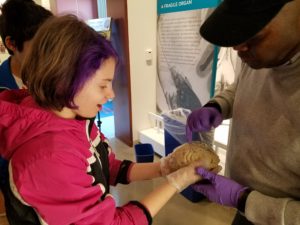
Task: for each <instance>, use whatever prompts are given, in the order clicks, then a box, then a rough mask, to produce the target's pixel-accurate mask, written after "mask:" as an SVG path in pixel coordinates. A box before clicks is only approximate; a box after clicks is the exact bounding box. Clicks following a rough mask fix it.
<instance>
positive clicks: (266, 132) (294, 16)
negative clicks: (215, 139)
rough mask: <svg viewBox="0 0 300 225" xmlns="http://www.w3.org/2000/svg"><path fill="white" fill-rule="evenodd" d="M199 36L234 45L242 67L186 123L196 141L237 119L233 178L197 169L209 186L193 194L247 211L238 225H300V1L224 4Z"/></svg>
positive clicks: (229, 167)
mask: <svg viewBox="0 0 300 225" xmlns="http://www.w3.org/2000/svg"><path fill="white" fill-rule="evenodd" d="M200 33H201V35H202V36H203V37H204V38H205V39H207V40H208V41H209V42H212V43H213V44H216V45H219V46H226V47H233V48H234V49H235V50H236V51H238V55H239V57H240V58H241V60H242V61H243V63H244V65H243V66H242V69H241V71H240V73H239V75H238V78H237V80H236V82H235V83H234V84H233V85H232V86H230V87H229V88H228V89H227V90H225V91H224V92H223V93H221V94H218V95H216V96H215V97H214V98H213V99H211V100H210V101H209V102H208V103H207V104H206V105H205V106H204V107H202V108H200V109H197V110H195V111H193V112H192V113H191V114H190V116H189V118H188V121H187V137H188V139H189V140H191V134H192V132H196V131H200V132H203V131H207V130H210V129H211V128H213V127H216V126H218V125H219V124H220V123H221V122H222V120H223V119H228V118H232V129H231V135H230V140H229V145H228V150H227V159H226V175H227V176H229V177H230V178H231V179H233V180H234V181H233V180H230V179H228V178H225V177H222V176H219V175H215V174H213V173H210V172H209V171H205V170H203V169H201V168H199V169H198V171H197V172H198V173H199V174H200V175H201V176H202V177H203V178H206V179H208V180H210V181H211V184H208V185H205V184H200V185H195V189H196V190H197V191H200V192H201V193H203V194H205V195H206V196H207V197H208V199H210V200H212V201H215V202H217V203H220V204H223V205H227V206H233V207H237V208H238V209H239V211H240V212H242V213H244V215H242V214H241V213H240V212H239V213H238V214H237V216H236V218H235V219H234V221H233V224H239V225H240V224H260V225H267V224H268V225H281V224H285V225H292V224H293V225H296V224H300V201H299V199H300V170H299V169H300V167H299V166H300V1H299V0H293V1H292V0H243V1H242V0H224V1H223V2H222V3H221V4H220V5H219V7H218V8H217V9H216V10H215V11H214V13H213V14H212V15H211V16H210V17H209V18H208V19H207V20H206V21H205V22H204V24H203V25H202V27H201V29H200ZM235 181H237V182H239V183H240V184H241V185H240V184H239V183H236V182H235ZM248 187H249V188H248ZM244 216H245V217H244Z"/></svg>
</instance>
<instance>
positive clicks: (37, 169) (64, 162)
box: [11, 152, 150, 225]
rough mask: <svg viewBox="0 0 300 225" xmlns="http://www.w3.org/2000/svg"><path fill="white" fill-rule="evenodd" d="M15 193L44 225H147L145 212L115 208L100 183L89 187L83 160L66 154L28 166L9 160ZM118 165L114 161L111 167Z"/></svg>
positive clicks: (130, 206) (130, 205)
mask: <svg viewBox="0 0 300 225" xmlns="http://www.w3.org/2000/svg"><path fill="white" fill-rule="evenodd" d="M11 162H12V164H11V165H12V170H11V172H12V176H13V180H14V185H15V187H16V189H15V192H18V193H17V194H19V195H20V196H21V199H22V200H23V201H24V202H26V203H27V204H29V205H31V206H32V207H33V208H35V209H36V212H38V214H39V215H40V216H41V217H42V218H43V220H44V221H45V222H46V223H47V224H55V225H63V224H75V225H83V224H94V225H97V224H99V225H100V224H102V225H106V224H111V225H114V224H122V225H130V224H136V225H137V224H139V225H143V224H149V223H150V219H149V215H147V212H145V209H144V208H143V207H141V206H139V205H137V204H133V203H128V204H127V205H125V206H124V207H120V208H117V207H116V204H115V200H114V199H113V197H112V196H110V195H106V196H105V198H104V200H101V197H102V195H103V193H104V190H103V189H104V186H103V185H101V184H98V185H95V186H92V185H91V184H92V183H93V178H92V176H90V175H88V174H87V173H86V168H87V162H86V160H85V159H84V158H80V157H79V156H78V155H74V154H72V153H70V152H68V153H66V152H59V153H58V152H56V153H54V154H51V155H47V156H44V155H43V156H40V159H39V160H35V161H33V162H32V163H31V164H30V165H29V166H28V165H23V164H22V161H21V158H18V157H17V156H16V157H14V158H12V161H11ZM118 165H120V163H119V161H117V160H114V164H113V167H117V166H118Z"/></svg>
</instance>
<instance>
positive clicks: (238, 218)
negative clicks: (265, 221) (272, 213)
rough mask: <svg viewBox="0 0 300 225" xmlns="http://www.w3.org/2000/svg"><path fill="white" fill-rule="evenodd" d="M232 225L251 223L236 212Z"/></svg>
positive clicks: (248, 224) (247, 224)
mask: <svg viewBox="0 0 300 225" xmlns="http://www.w3.org/2000/svg"><path fill="white" fill-rule="evenodd" d="M232 225H253V223H251V222H250V221H249V220H247V219H246V217H245V216H243V215H242V214H240V212H237V213H236V215H235V217H234V220H233V222H232Z"/></svg>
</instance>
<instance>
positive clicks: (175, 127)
mask: <svg viewBox="0 0 300 225" xmlns="http://www.w3.org/2000/svg"><path fill="white" fill-rule="evenodd" d="M189 113H190V110H188V109H183V108H179V109H176V110H172V111H169V112H167V113H163V114H162V117H163V119H164V128H165V130H164V133H165V152H166V156H167V155H168V154H170V153H171V152H172V151H173V150H174V149H175V148H176V147H178V146H179V145H181V144H184V143H186V142H187V140H186V119H187V116H188V115H189ZM193 140H194V141H196V140H202V138H201V136H200V135H199V134H197V133H194V134H193ZM181 194H182V195H183V196H184V197H185V198H187V199H188V200H190V201H192V202H199V201H201V200H202V199H204V198H205V196H204V195H202V194H201V193H199V192H196V191H195V190H194V189H193V188H192V187H191V186H189V187H187V188H186V189H184V190H183V191H182V192H181Z"/></svg>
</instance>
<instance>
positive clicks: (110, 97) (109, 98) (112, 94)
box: [106, 88, 115, 101]
mask: <svg viewBox="0 0 300 225" xmlns="http://www.w3.org/2000/svg"><path fill="white" fill-rule="evenodd" d="M106 98H107V99H108V100H109V101H112V100H113V99H114V98H115V92H114V90H113V89H112V88H111V90H110V91H109V93H108V95H107V96H106Z"/></svg>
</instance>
